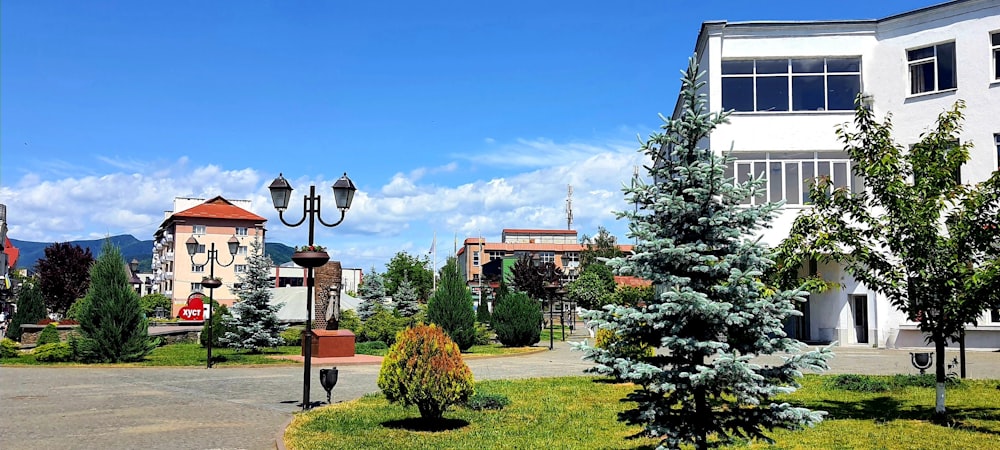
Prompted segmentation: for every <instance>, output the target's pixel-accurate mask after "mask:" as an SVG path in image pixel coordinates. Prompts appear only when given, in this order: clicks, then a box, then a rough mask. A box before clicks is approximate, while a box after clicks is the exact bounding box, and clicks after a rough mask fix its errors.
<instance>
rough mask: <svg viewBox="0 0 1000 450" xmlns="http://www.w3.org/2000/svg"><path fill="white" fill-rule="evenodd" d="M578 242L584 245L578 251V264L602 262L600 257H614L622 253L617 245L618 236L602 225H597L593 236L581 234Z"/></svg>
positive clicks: (585, 264) (585, 265)
mask: <svg viewBox="0 0 1000 450" xmlns="http://www.w3.org/2000/svg"><path fill="white" fill-rule="evenodd" d="M580 243H581V244H583V245H584V247H585V248H584V249H583V251H582V252H580V265H581V266H583V267H587V266H589V265H592V264H603V261H602V259H610V258H616V257H619V256H621V255H622V251H621V248H619V247H618V238H616V237H615V236H614V235H612V234H611V233H610V232H608V229H607V228H604V227H603V226H599V227H597V234H596V235H594V236H593V237H591V236H588V235H586V234H585V235H583V236H581V237H580Z"/></svg>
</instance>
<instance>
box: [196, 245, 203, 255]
mask: <svg viewBox="0 0 1000 450" xmlns="http://www.w3.org/2000/svg"><path fill="white" fill-rule="evenodd" d="M195 253H205V244H198V250H196V251H195Z"/></svg>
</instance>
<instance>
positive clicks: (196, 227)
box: [191, 225, 205, 234]
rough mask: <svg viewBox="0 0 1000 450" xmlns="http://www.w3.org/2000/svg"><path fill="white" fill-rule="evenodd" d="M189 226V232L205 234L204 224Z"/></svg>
mask: <svg viewBox="0 0 1000 450" xmlns="http://www.w3.org/2000/svg"><path fill="white" fill-rule="evenodd" d="M191 228H192V231H191V232H192V233H194V234H205V226H204V225H194V226H192V227H191Z"/></svg>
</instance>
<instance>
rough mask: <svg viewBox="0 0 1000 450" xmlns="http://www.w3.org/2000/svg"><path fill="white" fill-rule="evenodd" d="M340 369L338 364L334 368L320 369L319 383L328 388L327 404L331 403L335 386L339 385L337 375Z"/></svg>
mask: <svg viewBox="0 0 1000 450" xmlns="http://www.w3.org/2000/svg"><path fill="white" fill-rule="evenodd" d="M339 374H340V371H339V370H337V366H334V367H333V368H332V369H319V384H321V385H323V389H326V404H327V405H329V404H330V395H331V394H332V391H333V387H334V386H336V385H337V377H338V376H339Z"/></svg>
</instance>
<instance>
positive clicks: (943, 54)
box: [906, 42, 958, 95]
mask: <svg viewBox="0 0 1000 450" xmlns="http://www.w3.org/2000/svg"><path fill="white" fill-rule="evenodd" d="M906 60H907V61H909V64H910V94H911V95H914V94H923V93H925V92H938V91H944V90H947V89H955V88H956V87H958V76H957V74H956V73H955V43H954V42H946V43H944V44H938V45H931V46H929V47H921V48H915V49H912V50H907V51H906Z"/></svg>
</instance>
